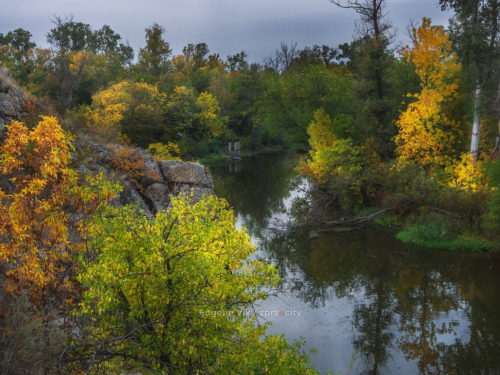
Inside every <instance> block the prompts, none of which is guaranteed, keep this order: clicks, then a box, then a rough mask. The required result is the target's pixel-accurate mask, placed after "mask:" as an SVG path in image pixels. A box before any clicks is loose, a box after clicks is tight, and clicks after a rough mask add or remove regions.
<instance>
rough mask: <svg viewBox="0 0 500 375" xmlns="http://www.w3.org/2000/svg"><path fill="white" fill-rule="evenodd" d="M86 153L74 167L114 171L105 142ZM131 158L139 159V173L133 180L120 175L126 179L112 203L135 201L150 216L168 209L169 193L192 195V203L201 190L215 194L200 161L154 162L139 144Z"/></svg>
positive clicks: (208, 193)
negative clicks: (78, 164)
mask: <svg viewBox="0 0 500 375" xmlns="http://www.w3.org/2000/svg"><path fill="white" fill-rule="evenodd" d="M89 155H90V156H89V157H87V158H86V159H85V160H84V164H82V165H80V166H79V167H78V169H79V170H80V171H81V172H87V171H91V172H101V171H102V172H104V173H105V174H107V175H111V174H113V173H114V171H113V168H112V164H113V161H112V160H113V155H112V153H111V152H110V151H109V150H108V149H107V148H106V147H105V146H103V145H99V144H93V145H91V149H90V152H89ZM131 158H132V159H134V160H137V159H138V158H139V159H141V160H142V163H141V165H142V171H141V176H140V179H139V180H138V181H136V182H135V183H133V182H131V181H128V179H127V176H126V175H124V176H122V177H123V178H124V179H125V180H126V181H124V182H122V185H123V192H122V193H121V194H120V197H119V198H118V199H116V200H115V201H114V202H113V203H112V204H113V205H115V206H116V205H125V204H130V203H135V204H137V205H138V209H139V211H142V212H143V213H144V215H146V216H147V217H148V218H152V217H153V216H154V215H155V214H156V213H157V212H160V211H162V210H166V209H168V207H169V205H170V195H171V194H172V195H173V196H176V195H178V194H180V193H184V194H186V195H192V201H193V203H196V202H198V201H199V200H200V199H201V198H202V196H203V195H204V194H206V195H213V194H215V192H214V184H213V180H212V178H211V177H210V175H209V173H208V172H207V171H206V169H205V167H204V166H203V165H200V164H196V163H189V162H181V161H172V160H163V161H159V162H155V161H154V160H153V157H152V156H151V155H150V154H149V153H147V152H146V151H144V150H143V149H141V148H136V149H134V150H133V151H132V152H131Z"/></svg>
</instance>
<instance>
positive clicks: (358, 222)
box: [326, 207, 394, 227]
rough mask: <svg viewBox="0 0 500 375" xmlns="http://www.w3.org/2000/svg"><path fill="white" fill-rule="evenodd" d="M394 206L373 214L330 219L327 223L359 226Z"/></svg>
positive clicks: (330, 224)
mask: <svg viewBox="0 0 500 375" xmlns="http://www.w3.org/2000/svg"><path fill="white" fill-rule="evenodd" d="M393 209H394V207H390V208H385V209H383V210H380V211H377V212H375V213H373V214H371V215H368V216H362V217H353V218H349V219H341V220H336V221H329V222H327V223H326V224H327V225H329V226H340V227H357V226H362V225H364V224H366V223H368V222H369V221H370V220H372V219H374V218H376V217H377V216H379V215H381V214H383V213H384V212H387V211H390V210H393Z"/></svg>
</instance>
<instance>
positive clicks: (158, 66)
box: [139, 23, 172, 78]
mask: <svg viewBox="0 0 500 375" xmlns="http://www.w3.org/2000/svg"><path fill="white" fill-rule="evenodd" d="M145 31H146V46H145V47H144V48H141V49H140V50H139V66H141V67H142V69H143V70H144V72H145V73H147V74H151V75H152V76H154V77H156V78H159V77H160V75H161V74H163V73H165V72H166V71H167V69H168V66H169V64H168V58H169V57H170V54H171V53H172V50H171V48H170V44H169V43H168V42H167V41H165V40H164V39H163V37H162V35H163V34H164V33H165V28H164V27H163V26H160V25H158V24H157V23H155V24H153V26H151V27H148V28H147V29H145Z"/></svg>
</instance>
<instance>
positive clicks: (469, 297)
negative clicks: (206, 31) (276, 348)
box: [212, 155, 500, 374]
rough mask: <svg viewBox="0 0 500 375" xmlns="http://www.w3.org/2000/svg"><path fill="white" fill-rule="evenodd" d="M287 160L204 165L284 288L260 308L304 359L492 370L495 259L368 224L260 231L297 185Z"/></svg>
mask: <svg viewBox="0 0 500 375" xmlns="http://www.w3.org/2000/svg"><path fill="white" fill-rule="evenodd" d="M292 166H293V163H292V162H290V161H289V160H288V159H287V158H286V157H283V156H279V155H267V156H265V157H259V158H255V159H252V160H243V161H242V162H241V166H240V169H239V172H238V173H237V174H235V173H231V174H229V173H228V168H227V165H224V166H222V167H216V168H214V167H212V173H213V174H214V176H215V177H216V178H218V179H219V181H217V182H216V191H217V194H218V195H219V196H222V197H224V198H226V199H227V200H228V201H229V203H230V204H231V206H232V207H233V209H234V211H235V213H236V215H237V218H238V223H239V224H240V225H245V226H247V228H249V231H250V233H251V235H252V236H253V238H254V241H255V242H256V243H258V244H259V255H260V256H261V257H263V258H266V259H268V260H269V261H271V262H273V263H274V264H275V265H276V266H277V268H278V270H279V272H280V274H281V276H282V278H283V285H282V288H283V291H284V294H283V295H282V296H280V297H279V298H275V299H271V300H269V301H265V303H264V304H263V306H262V308H268V309H282V310H285V309H290V308H293V309H296V310H301V311H302V314H301V316H300V318H293V319H294V320H293V321H292V320H285V319H284V318H279V317H277V318H272V319H273V323H274V327H273V330H274V332H278V333H285V335H286V336H287V337H288V338H291V339H293V338H298V337H299V336H300V335H302V336H304V337H305V338H306V339H307V341H308V343H309V345H310V346H314V347H316V348H317V349H318V355H316V356H314V357H313V363H315V364H316V366H317V367H318V368H319V369H321V370H322V371H325V372H326V371H327V369H332V370H335V371H336V370H342V374H497V373H500V342H499V340H500V258H499V257H498V256H497V255H491V254H468V253H453V252H442V251H436V250H428V249H423V248H419V247H415V246H407V245H405V244H403V243H401V242H400V241H397V240H396V239H394V238H393V237H391V236H389V235H386V234H383V233H378V232H376V231H373V230H365V231H356V232H339V233H321V234H320V235H319V236H317V237H315V238H309V236H308V235H307V234H302V233H297V232H293V231H291V232H286V231H276V230H268V229H269V227H273V221H274V219H276V218H279V219H284V218H286V217H287V209H289V208H290V204H291V201H292V199H293V197H294V196H296V195H297V194H299V191H298V190H297V182H298V181H299V180H297V178H296V176H295V174H294V172H293V169H292Z"/></svg>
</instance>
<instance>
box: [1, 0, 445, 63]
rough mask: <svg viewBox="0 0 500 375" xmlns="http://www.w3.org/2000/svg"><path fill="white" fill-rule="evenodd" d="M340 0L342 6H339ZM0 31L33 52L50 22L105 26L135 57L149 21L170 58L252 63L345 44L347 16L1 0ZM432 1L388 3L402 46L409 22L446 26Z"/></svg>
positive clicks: (146, 2) (298, 8) (196, 5)
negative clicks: (286, 48) (194, 53)
mask: <svg viewBox="0 0 500 375" xmlns="http://www.w3.org/2000/svg"><path fill="white" fill-rule="evenodd" d="M344 1H345V0H344ZM2 3H3V4H2V12H1V14H0V33H6V32H8V31H11V30H14V29H16V28H19V27H22V28H23V29H26V30H29V31H30V32H31V33H32V34H33V39H34V40H35V42H36V43H37V44H38V45H39V46H45V45H46V39H45V35H46V34H47V32H48V31H49V30H50V29H51V27H52V23H51V20H50V19H51V17H52V16H53V15H54V14H56V15H60V16H63V15H70V14H73V15H74V16H75V21H78V22H84V23H89V24H90V25H91V26H92V27H93V28H94V29H98V28H100V27H101V26H102V25H105V24H106V25H109V26H111V28H112V29H113V30H114V31H115V32H117V33H118V34H120V35H121V37H122V38H123V40H124V41H126V40H128V41H129V43H130V45H131V46H132V47H133V48H134V50H135V52H136V54H137V51H138V49H139V47H141V46H143V45H144V44H145V32H144V29H145V28H146V27H148V26H151V25H152V24H153V23H158V24H160V25H162V26H164V27H165V28H166V30H167V32H166V34H165V35H164V38H165V39H166V40H167V41H168V42H169V43H170V45H171V47H172V48H173V50H174V53H175V54H178V53H181V51H182V47H183V46H185V45H186V44H188V43H201V42H205V43H207V44H208V47H209V48H210V52H211V53H219V54H220V56H221V57H222V58H223V59H225V58H226V57H227V55H233V54H235V53H238V52H240V51H241V50H245V51H247V53H248V54H249V60H250V61H251V62H254V61H256V62H261V61H262V59H263V58H264V57H266V56H269V55H270V54H273V53H274V51H275V50H276V48H277V47H278V46H279V44H280V41H288V42H290V41H291V40H293V41H294V42H297V44H298V47H299V48H303V47H305V46H312V45H314V44H319V45H322V44H326V45H329V46H332V47H336V46H338V45H339V44H341V43H345V42H349V41H351V40H352V35H353V32H354V21H355V20H356V19H358V15H357V14H356V13H355V11H354V10H350V9H340V8H338V7H336V6H335V5H333V4H331V3H330V2H329V1H328V0H247V1H242V0H85V1H82V0H2ZM437 3H438V0H388V7H387V11H388V12H389V17H390V18H391V20H392V21H393V24H394V26H396V28H397V29H398V30H399V35H398V39H399V40H401V41H403V43H405V44H406V43H407V37H406V36H405V29H406V25H407V24H408V22H409V20H410V19H415V20H416V21H419V20H421V19H422V17H424V16H426V17H430V18H432V20H433V23H435V24H441V25H447V24H448V19H449V17H450V13H446V12H442V11H441V10H440V9H439V7H438V6H437Z"/></svg>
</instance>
